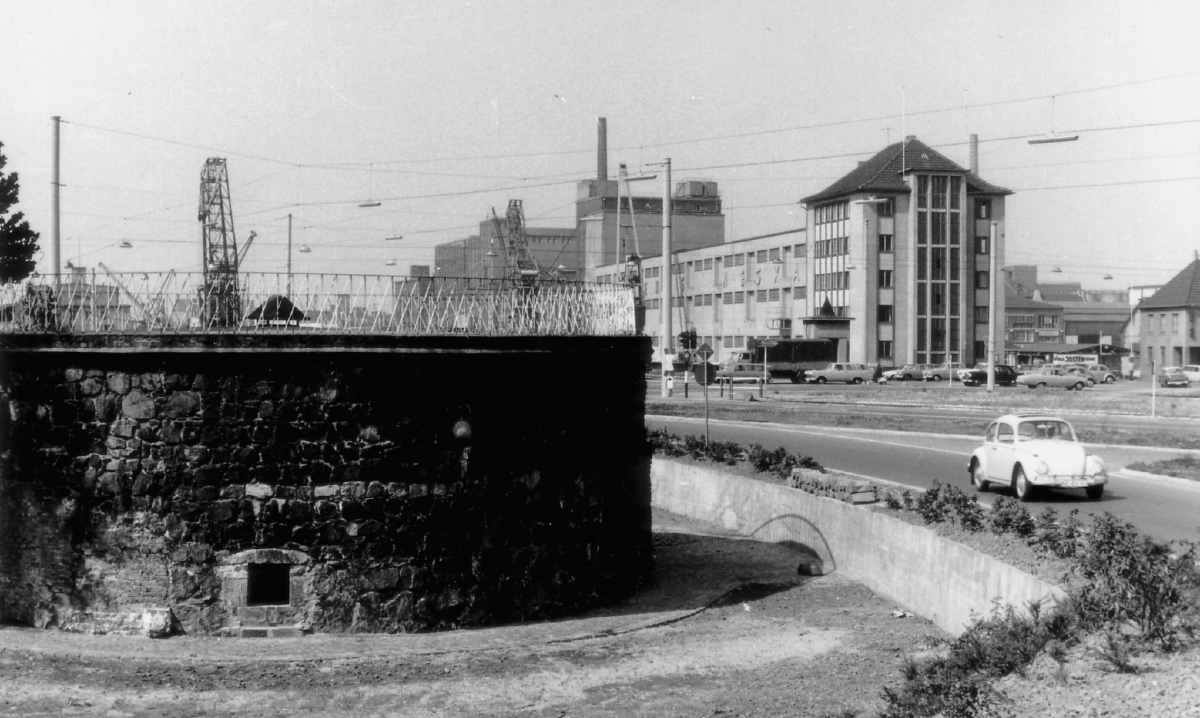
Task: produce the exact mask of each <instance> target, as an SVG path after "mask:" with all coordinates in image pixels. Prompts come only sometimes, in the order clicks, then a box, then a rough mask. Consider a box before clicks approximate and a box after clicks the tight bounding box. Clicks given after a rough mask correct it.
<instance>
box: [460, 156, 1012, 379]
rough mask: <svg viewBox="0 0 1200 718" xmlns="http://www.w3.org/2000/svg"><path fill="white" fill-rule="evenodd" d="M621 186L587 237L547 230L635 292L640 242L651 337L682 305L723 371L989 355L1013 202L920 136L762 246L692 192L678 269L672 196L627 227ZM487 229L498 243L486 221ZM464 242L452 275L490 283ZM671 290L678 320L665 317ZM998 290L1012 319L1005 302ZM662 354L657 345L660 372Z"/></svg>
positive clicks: (703, 187)
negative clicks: (803, 362) (993, 299)
mask: <svg viewBox="0 0 1200 718" xmlns="http://www.w3.org/2000/svg"><path fill="white" fill-rule="evenodd" d="M617 187H618V185H617V182H615V181H611V180H607V179H606V178H603V177H598V179H596V180H589V181H584V182H580V183H579V185H578V193H577V198H576V217H577V219H578V226H577V228H576V229H575V230H573V231H567V230H545V231H546V232H547V233H555V232H557V235H556V236H559V237H567V236H569V237H571V239H569V240H568V241H565V242H563V244H564V245H569V246H570V247H571V248H570V249H565V248H563V247H560V248H559V251H560V252H561V253H562V254H561V256H572V257H576V256H577V257H578V267H579V273H578V274H579V276H580V277H581V278H582V279H585V280H589V281H590V280H595V281H623V278H624V277H625V276H626V274H625V272H626V267H625V260H626V259H627V258H628V257H629V255H632V254H634V251H635V248H634V245H633V235H634V232H635V231H636V234H637V248H636V249H637V252H638V253H639V254H640V256H641V257H642V276H643V283H644V291H645V298H646V310H647V311H646V333H647V334H650V335H653V336H656V337H657V335H658V333H659V327H660V326H661V319H662V316H663V315H662V312H663V311H664V309H670V310H671V311H672V312H673V314H672V332H671V333H672V334H673V335H677V334H678V333H679V332H680V331H684V330H690V329H694V330H695V331H696V333H697V334H698V335H699V336H700V337H701V338H702V339H703V341H705V342H706V343H708V344H709V345H710V346H711V347H713V348H714V349H715V350H716V355H715V357H714V358H715V359H716V360H718V361H719V360H720V359H722V358H724V357H725V356H727V355H728V352H730V351H736V350H741V349H744V347H745V345H746V341H747V339H749V338H752V337H753V338H767V337H772V336H775V337H778V336H796V337H801V336H805V337H812V338H831V339H835V340H837V342H838V354H839V357H840V358H842V359H845V360H848V361H854V362H863V363H878V364H882V365H885V366H887V365H900V364H904V363H907V362H920V363H938V362H943V361H962V362H966V363H969V362H973V361H976V360H982V359H985V358H986V351H987V349H986V347H987V343H986V342H987V333H988V316H989V312H988V302H989V296H990V293H989V285H990V284H991V282H992V277H991V274H990V266H989V262H990V260H991V254H992V253H993V252H995V253H997V257H996V266H1002V265H1003V236H1004V217H1005V207H1004V199H1005V197H1006V196H1007V195H1008V194H1010V191H1009V190H1006V189H1004V188H1002V187H997V186H995V185H992V184H989V183H988V182H986V181H984V180H983V179H981V178H980V177H979V176H978V175H977V174H976V173H975V172H973V171H969V170H967V169H964V168H963V167H961V166H959V165H957V164H955V163H954V162H952V161H950V160H949V159H947V158H946V157H945V156H943V155H942V154H940V153H939V152H937V151H935V150H933V149H932V148H930V147H929V146H927V145H925V144H923V143H922V142H920V141H919V140H917V139H916V138H914V137H909V138H907V139H905V140H904V141H903V142H898V143H895V144H893V145H891V146H889V147H887V148H885V149H884V150H882V151H881V152H879V153H878V154H877V155H875V156H874V157H872V158H871V159H869V160H866V161H865V162H860V163H859V165H858V166H857V167H856V168H855V169H854V170H852V171H851V172H849V173H848V174H847V175H845V176H844V177H842V178H841V179H839V180H838V181H836V182H834V183H833V184H832V185H830V186H829V187H827V188H826V189H824V190H822V191H821V192H818V193H816V194H813V195H810V196H808V197H806V198H804V199H803V200H802V203H803V205H804V207H805V223H804V226H802V227H796V228H794V229H791V230H787V231H784V232H778V233H773V234H770V235H764V236H760V237H752V238H748V239H742V240H736V241H724V239H725V238H724V231H725V218H724V215H723V214H722V212H721V201H720V195H719V193H718V191H717V187H716V184H715V183H712V182H697V181H684V182H680V183H679V184H677V185H676V187H675V191H674V193H673V196H672V201H671V205H672V250H673V251H672V257H671V262H670V266H669V267H667V266H665V265H664V262H663V258H662V257H661V256H657V255H660V254H661V247H662V244H661V242H662V198H661V196H660V197H650V196H635V197H633V198H632V205H633V210H632V213H631V212H630V206H629V205H630V200H628V199H626V197H625V192H624V191H622V193H621V203H620V212H621V220H620V226H618V220H617V214H618V210H617V206H618V205H617ZM622 190H624V186H623V187H622ZM993 222H996V223H998V227H997V229H998V232H997V238H998V241H997V243H996V246H992V242H991V239H990V233H991V224H992V223H993ZM480 229H481V232H480V234H481V237H483V236H484V235H485V234H486V233H487V232H488V230H487V225H486V223H485V224H484V225H481V228H480ZM530 231H532V230H530ZM460 242H461V243H463V245H464V246H463V247H462V248H461V249H460V248H458V247H453V248H451V247H448V248H447V250H446V251H445V252H443V253H440V254H439V255H438V256H439V260H438V264H439V266H440V267H441V268H440V269H438V270H437V273H438V274H440V275H450V274H457V275H458V276H482V273H483V272H484V271H485V270H486V268H487V267H488V265H487V264H486V260H485V259H484V258H485V257H486V256H487V241H486V240H484V239H479V240H475V238H472V239H469V240H460ZM452 244H457V243H452ZM467 245H469V247H468V246H467ZM443 246H446V245H443ZM576 246H578V249H577V250H576V249H575V247H576ZM451 249H453V251H454V252H458V253H459V254H462V255H463V257H462V260H461V264H457V265H455V266H456V267H461V269H458V270H457V271H456V272H450V271H447V265H449V264H450V262H449V261H447V262H445V263H444V264H443V262H442V261H441V259H440V257H449V256H450V255H451V253H452V252H451ZM468 249H469V252H471V253H473V254H471V256H467V254H468ZM574 251H578V254H577V255H575V254H572V252H574ZM439 252H442V248H441V247H439ZM476 255H477V256H476ZM567 266H568V267H572V266H574V265H570V264H568V265H567ZM492 271H493V272H494V271H495V266H494V265H493V266H492ZM493 276H498V275H496V274H493ZM668 279H669V280H670V281H671V282H672V285H671V286H672V294H673V301H672V305H673V306H672V307H669V308H668V307H663V306H662V304H663V286H664V284H665V282H666V281H668ZM997 294H998V297H997V305H998V307H997V315H996V316H997V320H998V321H1002V318H1003V316H1004V293H1003V292H998V293H997ZM997 334H998V336H997V339H998V342H997V347H996V353H997V356H999V357H1003V356H1004V347H1003V342H1004V338H1003V332H1002V331H999V330H998V332H997ZM673 342H674V340H673V338H672V340H671V341H670V342H669V343H673ZM658 344H659V341H658V339H657V338H656V339H655V358H654V361H659V357H660V347H659V346H658Z"/></svg>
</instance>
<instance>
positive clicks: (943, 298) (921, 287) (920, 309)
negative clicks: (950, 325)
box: [917, 282, 959, 317]
mask: <svg viewBox="0 0 1200 718" xmlns="http://www.w3.org/2000/svg"><path fill="white" fill-rule="evenodd" d="M926 286H928V287H929V300H928V303H927V302H926V299H925V294H926V293H925V287H926ZM958 295H959V289H958V282H951V283H949V284H946V283H945V282H933V283H929V284H927V283H925V282H918V283H917V316H919V317H923V316H926V315H929V316H935V317H936V316H945V314H946V313H947V312H946V310H947V308H948V309H949V310H950V311H949V314H950V316H952V317H957V316H958ZM947 299H948V300H949V301H947ZM926 306H928V311H926Z"/></svg>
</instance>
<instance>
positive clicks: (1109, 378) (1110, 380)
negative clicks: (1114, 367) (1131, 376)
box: [1104, 374, 1116, 384]
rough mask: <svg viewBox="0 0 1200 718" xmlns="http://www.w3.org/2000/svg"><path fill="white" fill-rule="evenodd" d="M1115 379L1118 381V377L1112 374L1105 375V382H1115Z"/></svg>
mask: <svg viewBox="0 0 1200 718" xmlns="http://www.w3.org/2000/svg"><path fill="white" fill-rule="evenodd" d="M1114 381H1116V379H1114V378H1113V375H1112V374H1109V375H1108V376H1106V377H1104V383H1105V384H1111V383H1113V382H1114Z"/></svg>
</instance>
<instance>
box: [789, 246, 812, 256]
mask: <svg viewBox="0 0 1200 718" xmlns="http://www.w3.org/2000/svg"><path fill="white" fill-rule="evenodd" d="M792 256H793V257H807V256H808V245H807V244H797V245H795V246H793V247H792Z"/></svg>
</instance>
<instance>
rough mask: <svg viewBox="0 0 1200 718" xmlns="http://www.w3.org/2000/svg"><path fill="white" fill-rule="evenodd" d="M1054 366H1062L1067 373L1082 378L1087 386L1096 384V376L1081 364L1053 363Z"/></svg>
mask: <svg viewBox="0 0 1200 718" xmlns="http://www.w3.org/2000/svg"><path fill="white" fill-rule="evenodd" d="M1055 366H1058V367H1062V368H1063V369H1065V370H1066V371H1067V373H1068V374H1071V375H1072V376H1077V377H1079V378H1080V379H1083V381H1084V383H1085V384H1087V385H1088V386H1096V378H1095V377H1093V376H1092V374H1091V372H1089V371H1088V370H1087V367H1085V366H1084V365H1082V364H1055Z"/></svg>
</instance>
